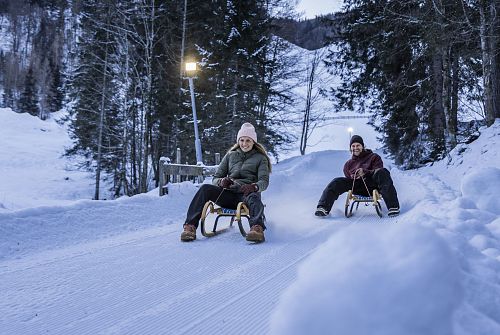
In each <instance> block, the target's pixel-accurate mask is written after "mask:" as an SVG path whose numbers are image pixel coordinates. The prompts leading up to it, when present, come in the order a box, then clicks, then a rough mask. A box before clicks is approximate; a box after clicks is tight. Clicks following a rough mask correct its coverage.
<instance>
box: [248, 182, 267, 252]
mask: <svg viewBox="0 0 500 335" xmlns="http://www.w3.org/2000/svg"><path fill="white" fill-rule="evenodd" d="M244 202H245V203H246V204H247V205H248V210H249V211H250V219H249V222H250V231H249V232H248V234H247V237H246V240H247V241H250V242H257V243H260V242H264V241H265V240H266V238H265V236H264V230H265V229H266V227H265V225H264V204H263V203H262V200H261V196H260V193H259V192H253V193H250V194H248V195H247V196H245V197H244Z"/></svg>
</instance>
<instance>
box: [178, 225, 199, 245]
mask: <svg viewBox="0 0 500 335" xmlns="http://www.w3.org/2000/svg"><path fill="white" fill-rule="evenodd" d="M194 240H196V227H195V226H194V225H192V224H185V225H184V231H183V232H182V234H181V241H182V242H190V241H194Z"/></svg>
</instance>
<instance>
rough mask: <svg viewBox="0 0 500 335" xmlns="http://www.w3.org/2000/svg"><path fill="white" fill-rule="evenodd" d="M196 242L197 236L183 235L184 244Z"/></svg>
mask: <svg viewBox="0 0 500 335" xmlns="http://www.w3.org/2000/svg"><path fill="white" fill-rule="evenodd" d="M194 240H196V235H195V236H189V235H187V236H186V235H181V241H182V242H192V241H194Z"/></svg>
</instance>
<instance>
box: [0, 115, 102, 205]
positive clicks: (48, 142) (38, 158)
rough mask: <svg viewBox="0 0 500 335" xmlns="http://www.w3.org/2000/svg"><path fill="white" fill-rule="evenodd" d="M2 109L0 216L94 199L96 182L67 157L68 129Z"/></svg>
mask: <svg viewBox="0 0 500 335" xmlns="http://www.w3.org/2000/svg"><path fill="white" fill-rule="evenodd" d="M55 119H57V116H56V117H54V119H51V120H47V121H42V120H40V119H39V118H37V117H34V116H31V115H29V114H27V113H23V114H18V113H14V112H12V110H11V109H8V108H0V144H1V145H0V213H2V212H4V211H12V210H19V209H23V208H31V207H35V206H42V205H61V204H66V203H68V201H74V200H78V199H92V196H93V194H94V193H93V186H94V185H95V180H92V179H91V175H90V174H88V173H85V172H82V171H80V170H78V169H77V166H76V164H77V162H72V161H71V160H70V159H68V158H64V157H63V155H64V151H65V148H66V147H69V146H70V145H71V141H70V139H69V136H68V132H67V130H66V129H65V127H63V126H61V125H59V124H58V123H57V122H56V121H55Z"/></svg>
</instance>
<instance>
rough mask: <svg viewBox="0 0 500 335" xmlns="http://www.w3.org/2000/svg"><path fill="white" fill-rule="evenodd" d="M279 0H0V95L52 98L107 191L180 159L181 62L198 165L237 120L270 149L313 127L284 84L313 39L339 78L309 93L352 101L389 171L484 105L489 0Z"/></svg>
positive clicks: (416, 160) (493, 2) (294, 77)
mask: <svg viewBox="0 0 500 335" xmlns="http://www.w3.org/2000/svg"><path fill="white" fill-rule="evenodd" d="M295 5H296V1H294V0H255V1H246V0H224V1H221V0H202V1H200V0H172V1H160V0H128V1H118V0H0V38H1V41H0V107H9V108H12V109H13V110H14V111H16V112H19V113H29V114H31V115H34V116H37V117H39V118H41V119H47V118H49V117H50V115H51V114H52V113H55V112H59V111H61V110H63V111H65V114H64V115H65V118H66V119H65V122H67V124H68V125H69V131H70V134H71V137H72V139H73V146H72V147H71V148H68V150H67V155H70V156H71V155H75V156H80V157H85V158H86V159H85V160H84V161H83V162H84V164H83V165H82V168H86V169H89V170H91V171H93V172H95V175H96V183H97V184H98V183H99V180H107V181H108V182H110V185H112V188H113V189H112V193H113V194H114V195H115V196H120V195H133V194H138V193H143V192H147V191H149V190H150V189H151V188H153V187H155V186H157V183H158V164H159V160H160V157H175V153H176V149H177V148H182V160H183V163H190V164H195V163H196V157H195V148H194V146H193V139H194V134H193V116H192V110H191V100H190V90H189V85H188V80H186V73H185V72H184V70H183V68H184V67H183V66H184V64H185V63H186V62H188V61H194V62H196V63H197V65H198V70H197V73H196V78H195V80H194V85H195V92H196V108H197V113H198V118H199V123H198V126H199V129H200V138H201V143H202V147H203V155H204V163H205V164H207V165H211V164H214V153H216V152H219V153H221V154H223V153H225V152H226V151H227V149H228V148H229V147H230V146H231V145H232V144H234V143H235V137H236V133H237V131H238V129H239V127H240V125H241V124H242V123H243V122H251V123H252V124H254V125H255V126H256V129H257V132H258V134H259V142H260V143H262V144H263V146H264V147H265V148H266V149H267V150H268V151H269V153H270V154H271V155H273V156H274V157H276V158H277V157H278V156H279V153H280V151H281V150H286V148H287V146H289V145H290V143H292V142H294V141H296V140H297V138H298V137H300V136H301V134H294V133H293V132H290V131H288V129H290V126H292V123H299V124H302V126H300V127H299V128H302V132H303V134H304V133H305V135H307V134H308V133H307V132H308V131H310V129H309V125H310V123H311V122H315V123H316V124H321V118H320V117H316V118H315V117H314V114H310V110H309V109H310V104H308V103H305V104H302V103H298V100H297V97H296V91H294V89H295V88H296V87H297V86H300V85H302V86H304V87H310V86H312V85H308V84H307V82H308V81H309V82H310V83H311V84H312V82H313V81H314V80H315V79H314V78H315V76H314V71H315V70H314V69H315V68H316V67H315V66H313V65H314V62H312V63H311V64H309V65H310V66H309V65H307V64H306V66H304V62H303V61H302V62H301V59H300V56H301V52H297V50H301V49H300V48H301V47H306V48H308V49H318V50H323V53H322V55H323V57H322V58H321V59H320V61H321V62H323V64H324V66H326V68H327V69H328V74H329V75H330V76H332V77H333V76H336V77H338V78H340V84H337V85H335V86H334V85H328V86H325V87H321V94H322V96H323V97H324V98H325V99H330V100H331V101H332V102H333V103H334V104H335V110H337V111H345V110H353V111H357V112H362V113H367V114H368V115H369V116H370V120H371V123H372V124H373V126H374V127H376V129H377V130H378V131H379V133H380V137H381V138H382V142H383V144H384V148H385V150H387V152H389V153H390V155H392V156H393V157H394V158H395V161H396V163H397V164H398V165H400V166H401V167H402V168H406V169H409V168H415V167H419V166H422V165H423V164H426V163H428V162H433V161H436V160H438V159H442V158H444V157H446V155H447V153H448V152H449V151H450V150H452V149H453V148H455V147H456V146H457V145H458V144H460V143H463V142H466V141H470V140H471V138H472V137H473V136H474V135H473V133H474V129H475V127H477V125H478V124H486V125H491V124H492V123H493V122H494V120H495V118H499V117H500V0H392V1H391V0H380V1H371V0H344V6H343V9H342V11H341V12H338V13H332V14H329V15H325V16H321V17H317V18H316V19H311V20H304V19H300V16H299V14H298V13H297V12H296V11H295ZM301 41H302V43H306V42H307V41H314V42H315V43H314V46H312V47H311V45H309V46H304V45H301ZM300 78H304V79H300ZM301 81H302V82H301ZM335 110H333V111H327V112H324V113H323V114H321V115H329V113H330V114H331V113H335ZM96 198H98V195H96Z"/></svg>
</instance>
